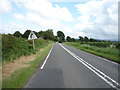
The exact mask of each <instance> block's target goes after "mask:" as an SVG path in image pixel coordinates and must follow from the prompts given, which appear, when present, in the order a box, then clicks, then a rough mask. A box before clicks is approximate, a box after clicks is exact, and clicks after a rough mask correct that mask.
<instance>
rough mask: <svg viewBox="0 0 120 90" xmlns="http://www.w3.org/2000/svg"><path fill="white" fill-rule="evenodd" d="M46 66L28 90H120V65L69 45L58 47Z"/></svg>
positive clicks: (29, 83)
mask: <svg viewBox="0 0 120 90" xmlns="http://www.w3.org/2000/svg"><path fill="white" fill-rule="evenodd" d="M43 64H44V66H43ZM43 64H41V65H40V67H39V68H38V69H37V70H36V72H35V73H34V74H33V76H32V77H31V78H30V79H29V80H28V82H27V83H26V84H25V86H24V88H109V89H113V88H115V89H119V80H118V79H119V78H118V76H119V74H120V71H119V69H118V67H119V64H116V63H113V62H111V61H108V60H107V59H104V58H101V57H98V56H96V55H93V54H90V53H87V52H84V51H81V50H78V49H75V48H73V47H70V46H68V45H65V44H59V43H55V44H54V45H53V48H52V49H51V51H50V52H49V55H48V56H47V59H46V60H45V62H44V63H43ZM41 67H42V68H41Z"/></svg>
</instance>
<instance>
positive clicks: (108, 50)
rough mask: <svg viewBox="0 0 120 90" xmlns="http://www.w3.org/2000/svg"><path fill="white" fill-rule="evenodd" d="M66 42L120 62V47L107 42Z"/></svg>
mask: <svg viewBox="0 0 120 90" xmlns="http://www.w3.org/2000/svg"><path fill="white" fill-rule="evenodd" d="M97 43H98V44H97ZM65 44H67V45H70V46H72V47H75V48H77V49H81V50H83V51H86V52H89V53H92V54H95V55H98V56H101V57H104V58H107V59H109V60H112V61H115V62H118V63H120V60H119V58H120V53H118V52H119V51H120V49H118V48H116V47H115V46H112V45H109V44H107V43H104V44H101V43H100V42H92V44H91V42H89V43H86V44H85V43H80V42H66V43H65ZM102 45H103V46H102Z"/></svg>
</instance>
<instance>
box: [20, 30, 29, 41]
mask: <svg viewBox="0 0 120 90" xmlns="http://www.w3.org/2000/svg"><path fill="white" fill-rule="evenodd" d="M30 32H31V30H26V31H25V32H24V34H23V35H22V37H23V38H26V39H27V38H28V36H29V34H30Z"/></svg>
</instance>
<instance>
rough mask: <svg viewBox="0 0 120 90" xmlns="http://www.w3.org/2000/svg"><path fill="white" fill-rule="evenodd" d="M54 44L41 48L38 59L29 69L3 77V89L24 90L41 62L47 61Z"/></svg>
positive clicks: (32, 62)
mask: <svg viewBox="0 0 120 90" xmlns="http://www.w3.org/2000/svg"><path fill="white" fill-rule="evenodd" d="M51 47H52V44H49V45H48V46H46V47H44V48H41V49H40V51H38V52H37V57H36V58H35V60H33V61H31V62H30V63H28V64H30V65H29V67H24V68H21V69H19V70H17V71H15V72H14V73H13V74H12V75H11V76H10V77H8V78H4V77H3V84H2V88H22V87H23V86H24V84H25V83H26V82H27V80H28V79H29V78H30V77H31V75H32V74H33V73H34V72H35V71H36V68H37V67H38V66H39V64H40V62H41V61H42V60H44V59H45V57H46V56H47V54H48V52H49V50H50V49H51Z"/></svg>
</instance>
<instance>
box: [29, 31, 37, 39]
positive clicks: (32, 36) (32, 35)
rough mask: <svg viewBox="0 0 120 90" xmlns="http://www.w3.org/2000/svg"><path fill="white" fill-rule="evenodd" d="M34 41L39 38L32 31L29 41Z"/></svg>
mask: <svg viewBox="0 0 120 90" xmlns="http://www.w3.org/2000/svg"><path fill="white" fill-rule="evenodd" d="M32 39H37V36H36V35H35V33H34V32H33V31H31V32H30V34H29V36H28V40H32Z"/></svg>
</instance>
